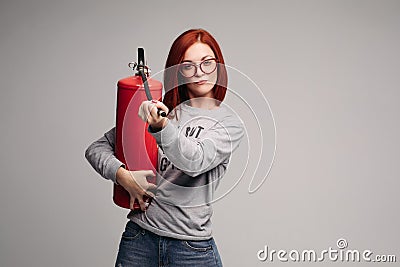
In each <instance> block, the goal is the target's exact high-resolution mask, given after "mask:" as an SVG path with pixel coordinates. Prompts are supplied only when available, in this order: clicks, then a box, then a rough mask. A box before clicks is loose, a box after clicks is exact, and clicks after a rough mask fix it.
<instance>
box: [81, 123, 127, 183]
mask: <svg viewBox="0 0 400 267" xmlns="http://www.w3.org/2000/svg"><path fill="white" fill-rule="evenodd" d="M114 148H115V127H114V128H112V129H110V130H109V131H108V132H106V133H105V134H104V135H103V136H102V137H100V138H99V139H98V140H96V141H94V142H93V143H92V144H90V145H89V147H88V148H87V149H86V151H85V157H86V159H87V160H88V161H89V163H90V165H91V166H92V167H93V168H94V169H95V170H96V172H97V173H99V174H100V175H101V176H102V177H104V178H105V179H107V180H111V181H113V182H114V183H117V182H116V173H117V170H118V169H119V167H121V166H122V167H125V165H124V164H123V163H122V162H121V161H120V160H118V159H117V158H116V157H115V155H114Z"/></svg>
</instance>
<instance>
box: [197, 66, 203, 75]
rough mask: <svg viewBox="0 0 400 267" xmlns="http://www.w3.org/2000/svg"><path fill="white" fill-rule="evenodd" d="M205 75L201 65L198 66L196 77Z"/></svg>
mask: <svg viewBox="0 0 400 267" xmlns="http://www.w3.org/2000/svg"><path fill="white" fill-rule="evenodd" d="M203 75H204V72H203V71H202V70H201V69H200V66H196V73H195V76H196V77H201V76H203Z"/></svg>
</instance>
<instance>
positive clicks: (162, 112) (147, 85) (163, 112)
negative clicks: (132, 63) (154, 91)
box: [138, 65, 167, 117]
mask: <svg viewBox="0 0 400 267" xmlns="http://www.w3.org/2000/svg"><path fill="white" fill-rule="evenodd" d="M138 70H139V74H140V76H141V77H142V81H143V85H144V91H145V93H146V96H147V100H152V99H153V97H152V96H151V93H150V88H149V83H148V82H147V77H146V74H145V73H144V71H143V68H141V67H139V65H138ZM157 114H158V115H159V116H161V117H166V116H167V113H165V111H164V110H162V109H158V110H157Z"/></svg>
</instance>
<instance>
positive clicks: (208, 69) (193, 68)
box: [179, 58, 217, 78]
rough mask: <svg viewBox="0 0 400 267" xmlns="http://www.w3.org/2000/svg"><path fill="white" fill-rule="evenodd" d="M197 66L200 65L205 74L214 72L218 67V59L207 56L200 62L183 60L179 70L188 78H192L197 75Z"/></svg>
mask: <svg viewBox="0 0 400 267" xmlns="http://www.w3.org/2000/svg"><path fill="white" fill-rule="evenodd" d="M197 66H199V67H200V69H201V71H202V72H204V73H205V74H210V73H213V72H214V71H215V69H216V68H217V59H216V58H207V59H205V60H203V61H202V62H200V64H196V63H193V62H183V63H181V64H179V72H180V73H181V74H182V75H183V76H185V77H186V78H191V77H193V76H194V75H196V73H197Z"/></svg>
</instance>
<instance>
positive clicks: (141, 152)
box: [113, 48, 166, 209]
mask: <svg viewBox="0 0 400 267" xmlns="http://www.w3.org/2000/svg"><path fill="white" fill-rule="evenodd" d="M129 66H130V67H131V68H132V69H133V70H135V68H136V69H137V72H136V73H135V75H134V76H130V77H127V78H124V79H121V80H119V81H118V84H117V87H118V89H117V112H116V141H115V156H116V157H117V158H118V159H119V160H120V161H121V162H123V163H124V164H125V166H126V168H127V169H128V170H131V171H134V170H153V172H154V173H155V174H156V173H157V163H158V147H157V143H156V141H155V139H154V137H153V136H151V134H150V133H148V131H147V127H148V125H147V123H145V122H143V121H142V120H141V119H140V118H139V116H138V110H139V106H140V104H141V103H142V102H143V101H145V100H146V99H147V100H151V99H152V96H153V97H154V98H155V99H158V100H161V94H162V83H161V82H159V81H157V80H154V79H152V78H150V77H149V68H148V67H147V66H146V65H145V60H144V49H143V48H138V63H129ZM165 115H166V114H165V113H163V114H161V116H165ZM149 182H150V183H154V184H155V177H154V179H152V180H151V181H149ZM113 200H114V203H115V204H116V205H118V206H120V207H123V208H127V209H129V202H130V195H129V193H128V191H126V190H125V189H124V188H123V187H122V186H121V185H117V184H114V194H113ZM145 200H146V199H145ZM134 209H140V206H139V203H138V201H137V200H136V202H135V204H134Z"/></svg>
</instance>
